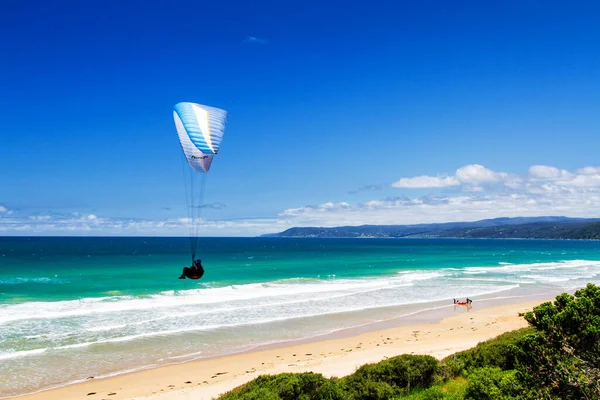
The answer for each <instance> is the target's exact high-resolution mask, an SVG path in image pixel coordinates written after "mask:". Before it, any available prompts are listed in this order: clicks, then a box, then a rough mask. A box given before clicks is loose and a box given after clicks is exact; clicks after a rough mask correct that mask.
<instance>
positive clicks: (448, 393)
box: [394, 377, 467, 400]
mask: <svg viewBox="0 0 600 400" xmlns="http://www.w3.org/2000/svg"><path fill="white" fill-rule="evenodd" d="M466 387H467V380H466V379H464V378H461V377H459V378H454V379H449V380H447V381H445V382H441V383H436V384H434V385H433V386H430V387H428V388H426V389H423V388H417V389H413V390H411V391H410V392H409V393H405V394H403V395H400V396H398V397H395V398H394V400H442V399H443V400H463V399H464V398H465V396H464V393H465V388H466Z"/></svg>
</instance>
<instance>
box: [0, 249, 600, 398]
mask: <svg viewBox="0 0 600 400" xmlns="http://www.w3.org/2000/svg"><path fill="white" fill-rule="evenodd" d="M199 249H201V254H200V257H201V258H202V259H203V264H204V266H205V269H206V274H205V276H204V278H203V279H202V280H201V281H191V280H179V279H177V277H178V276H179V274H180V272H181V268H182V267H183V266H187V265H188V264H189V261H190V256H189V253H188V241H187V239H184V238H0V360H1V361H0V397H1V396H8V395H16V394H20V393H26V392H31V391H35V390H39V389H42V388H48V387H53V386H58V385H62V384H65V383H69V382H73V381H77V380H81V379H85V378H86V377H88V376H90V375H93V376H97V377H98V376H105V375H110V374H116V373H120V372H123V371H125V370H131V369H137V368H146V367H150V366H155V365H161V364H166V363H172V362H181V361H186V360H190V359H195V358H201V357H207V356H214V355H219V354H225V353H230V352H233V351H240V350H244V349H248V348H251V347H254V346H256V345H259V344H265V343H273V342H277V341H282V340H289V339H297V338H305V337H311V336H315V335H318V334H322V333H327V332H332V331H335V330H336V329H340V328H345V327H352V326H356V325H358V324H362V323H365V322H374V321H380V320H385V319H388V318H392V317H394V316H397V315H398V313H400V314H402V313H403V312H408V311H414V310H415V309H425V308H427V307H430V306H431V305H432V304H434V303H435V302H440V301H442V302H444V301H446V300H448V301H451V299H452V298H455V297H465V296H470V297H475V298H478V296H479V298H484V297H486V298H494V297H495V296H502V295H504V294H506V293H508V292H509V291H513V292H514V291H515V290H519V291H520V293H533V292H540V291H550V292H555V293H558V292H560V291H563V290H572V289H574V288H577V287H581V286H583V285H585V284H586V283H587V282H594V283H600V243H598V242H588V241H543V240H453V239H431V240H429V239H418V240H410V239H402V240H394V239H284V238H206V239H201V241H200V243H199ZM511 293H512V292H511ZM390 307H391V308H390ZM365 310H368V312H365ZM132 349H134V351H132ZM11 376H13V377H14V376H19V377H21V379H18V380H15V379H11V378H10V377H11Z"/></svg>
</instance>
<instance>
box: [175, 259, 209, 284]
mask: <svg viewBox="0 0 600 400" xmlns="http://www.w3.org/2000/svg"><path fill="white" fill-rule="evenodd" d="M203 275H204V267H203V266H202V261H201V260H200V259H197V260H196V261H194V262H193V263H192V266H191V267H183V271H182V272H181V276H180V277H179V279H185V278H186V277H187V278H189V279H200V278H202V276H203Z"/></svg>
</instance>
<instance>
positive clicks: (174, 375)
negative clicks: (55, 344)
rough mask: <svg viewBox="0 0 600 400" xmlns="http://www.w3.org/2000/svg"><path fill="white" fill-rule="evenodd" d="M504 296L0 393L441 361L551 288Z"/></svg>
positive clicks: (155, 390) (509, 323)
mask: <svg viewBox="0 0 600 400" xmlns="http://www.w3.org/2000/svg"><path fill="white" fill-rule="evenodd" d="M569 292H571V291H569ZM506 294H507V296H504V297H501V298H492V299H486V298H481V299H477V298H476V297H473V300H474V304H475V306H474V307H472V308H471V309H467V308H466V307H464V306H455V305H453V304H450V305H448V304H447V303H445V304H440V305H438V306H436V305H433V306H432V307H430V308H428V309H425V310H419V311H416V312H412V313H409V314H407V315H400V316H397V317H395V318H392V319H388V320H384V321H378V322H370V323H367V324H363V325H359V326H356V327H352V328H343V329H339V330H336V331H333V332H330V333H326V334H322V335H318V336H313V337H309V338H302V339H296V340H289V341H281V342H276V343H271V344H263V345H258V346H256V347H253V348H252V349H248V350H244V351H241V352H236V353H232V354H227V355H220V356H214V357H207V358H202V359H196V360H191V361H184V362H181V363H175V364H168V365H163V366H155V367H150V368H145V369H141V370H136V371H133V372H125V373H120V374H118V375H112V376H108V377H102V378H92V379H89V378H88V380H87V381H84V382H76V383H75V382H74V383H67V384H65V385H64V386H60V387H57V388H51V389H43V390H41V391H38V392H34V393H30V394H25V395H17V396H13V397H6V398H11V399H23V400H58V399H70V398H82V397H86V398H88V397H89V399H112V400H120V399H134V398H135V399H139V398H146V399H149V398H152V399H154V398H156V399H164V398H168V399H177V400H179V399H182V400H183V399H188V398H190V399H191V398H193V399H211V398H214V397H217V396H218V395H219V394H222V393H224V392H226V391H228V390H231V389H233V388H235V387H237V386H239V385H241V384H243V383H245V382H248V381H250V380H252V379H254V378H256V377H257V376H259V375H261V374H277V373H281V372H307V371H312V372H316V373H322V374H323V375H324V376H326V377H331V376H344V375H348V374H351V373H353V372H354V370H355V369H356V368H358V367H359V366H360V365H363V364H367V363H371V362H378V361H381V360H383V359H385V358H389V357H392V356H395V355H400V354H406V353H408V354H411V353H412V354H429V355H432V356H434V357H436V358H439V359H441V358H444V357H446V356H448V355H450V354H453V353H456V352H458V351H462V350H466V349H468V348H472V347H474V346H476V345H477V343H479V342H481V341H485V340H488V339H491V338H493V337H496V336H498V335H500V334H502V333H504V332H507V331H511V330H514V329H519V328H521V327H525V326H527V325H528V324H527V322H526V321H525V320H524V319H523V318H522V317H519V316H518V313H519V312H523V311H528V310H531V309H532V308H533V307H534V306H537V305H538V304H541V303H542V302H544V301H551V300H554V298H555V296H556V295H557V294H558V293H552V294H551V293H534V294H530V295H520V296H519V295H515V296H510V295H508V294H509V293H506ZM468 328H470V329H468ZM438 338H442V339H439V340H437V339H438ZM132 351H135V349H132ZM91 393H93V394H91Z"/></svg>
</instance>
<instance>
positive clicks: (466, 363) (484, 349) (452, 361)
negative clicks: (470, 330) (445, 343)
mask: <svg viewBox="0 0 600 400" xmlns="http://www.w3.org/2000/svg"><path fill="white" fill-rule="evenodd" d="M532 332H535V329H534V328H532V327H528V328H522V329H517V330H515V331H511V332H507V333H504V334H502V335H500V336H498V337H496V338H494V339H490V340H487V341H485V342H481V343H479V344H478V345H477V346H476V347H474V348H472V349H468V350H465V351H461V352H459V353H456V354H453V355H450V356H448V357H446V358H445V359H444V360H442V364H443V365H444V366H445V367H446V368H448V369H450V371H451V373H452V375H453V376H459V375H461V373H463V371H467V370H469V369H472V368H481V367H498V368H500V369H502V370H511V369H514V368H515V355H514V349H513V347H512V346H513V345H514V344H516V343H517V342H518V341H519V340H520V339H521V338H523V337H524V336H525V335H527V334H530V333H532Z"/></svg>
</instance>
